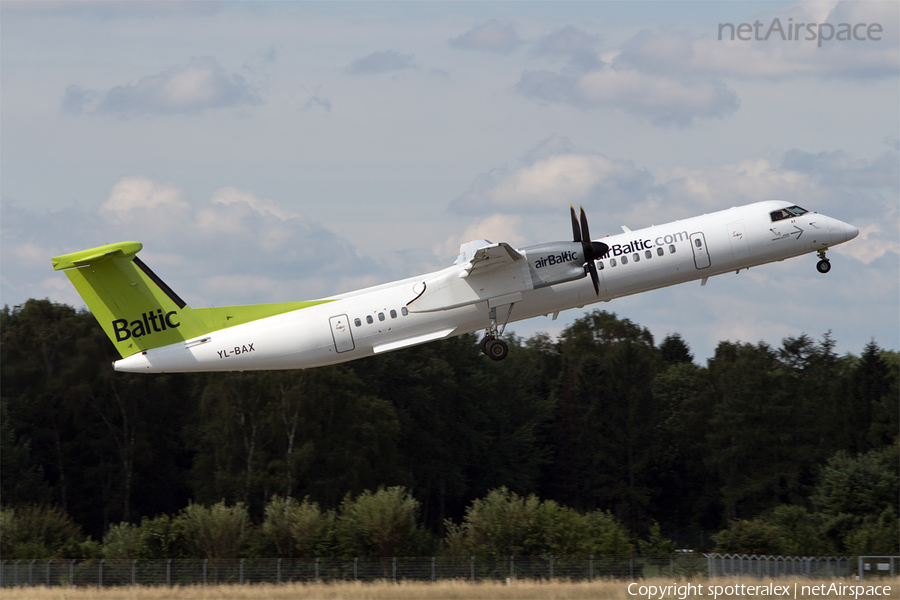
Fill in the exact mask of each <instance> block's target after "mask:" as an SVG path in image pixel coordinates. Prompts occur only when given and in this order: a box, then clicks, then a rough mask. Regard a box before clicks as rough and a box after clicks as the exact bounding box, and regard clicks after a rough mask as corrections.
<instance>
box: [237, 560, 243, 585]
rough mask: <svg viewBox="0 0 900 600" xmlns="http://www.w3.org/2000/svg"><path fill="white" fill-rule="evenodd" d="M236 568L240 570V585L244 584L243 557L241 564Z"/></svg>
mask: <svg viewBox="0 0 900 600" xmlns="http://www.w3.org/2000/svg"><path fill="white" fill-rule="evenodd" d="M238 570H239V571H240V577H241V585H244V559H243V558H242V559H241V566H240V567H238Z"/></svg>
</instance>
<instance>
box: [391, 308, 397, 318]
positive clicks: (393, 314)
mask: <svg viewBox="0 0 900 600" xmlns="http://www.w3.org/2000/svg"><path fill="white" fill-rule="evenodd" d="M391 318H392V319H396V318H397V311H396V310H394V309H393V308H392V309H391Z"/></svg>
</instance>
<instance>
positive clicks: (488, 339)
mask: <svg viewBox="0 0 900 600" xmlns="http://www.w3.org/2000/svg"><path fill="white" fill-rule="evenodd" d="M513 306H515V303H513V304H510V305H509V310H508V311H507V312H506V320H505V321H503V325H501V326H499V327H498V326H497V307H493V308H491V312H490V315H489V316H490V318H491V325H490V327H488V328H487V329H485V331H484V338H482V340H481V351H482V352H484V354H485V355H487V356H488V357H490V358H491V359H493V360H503V359H504V358H506V355H507V354H509V346H508V345H507V344H506V342H504V341H503V340H501V339H500V336H501V335H503V331H504V330H505V329H506V324H507V323H509V317H510V315H512V309H513Z"/></svg>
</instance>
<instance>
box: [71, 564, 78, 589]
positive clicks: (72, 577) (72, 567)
mask: <svg viewBox="0 0 900 600" xmlns="http://www.w3.org/2000/svg"><path fill="white" fill-rule="evenodd" d="M76 560H77V559H75V558H73V559H72V560H70V561H69V587H75V561H76Z"/></svg>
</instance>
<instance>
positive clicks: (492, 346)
mask: <svg viewBox="0 0 900 600" xmlns="http://www.w3.org/2000/svg"><path fill="white" fill-rule="evenodd" d="M485 354H487V355H488V356H489V357H491V359H493V360H503V359H504V358H506V355H507V354H509V346H507V345H506V342H504V341H503V340H497V339H492V340H490V341H488V343H487V344H485Z"/></svg>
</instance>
